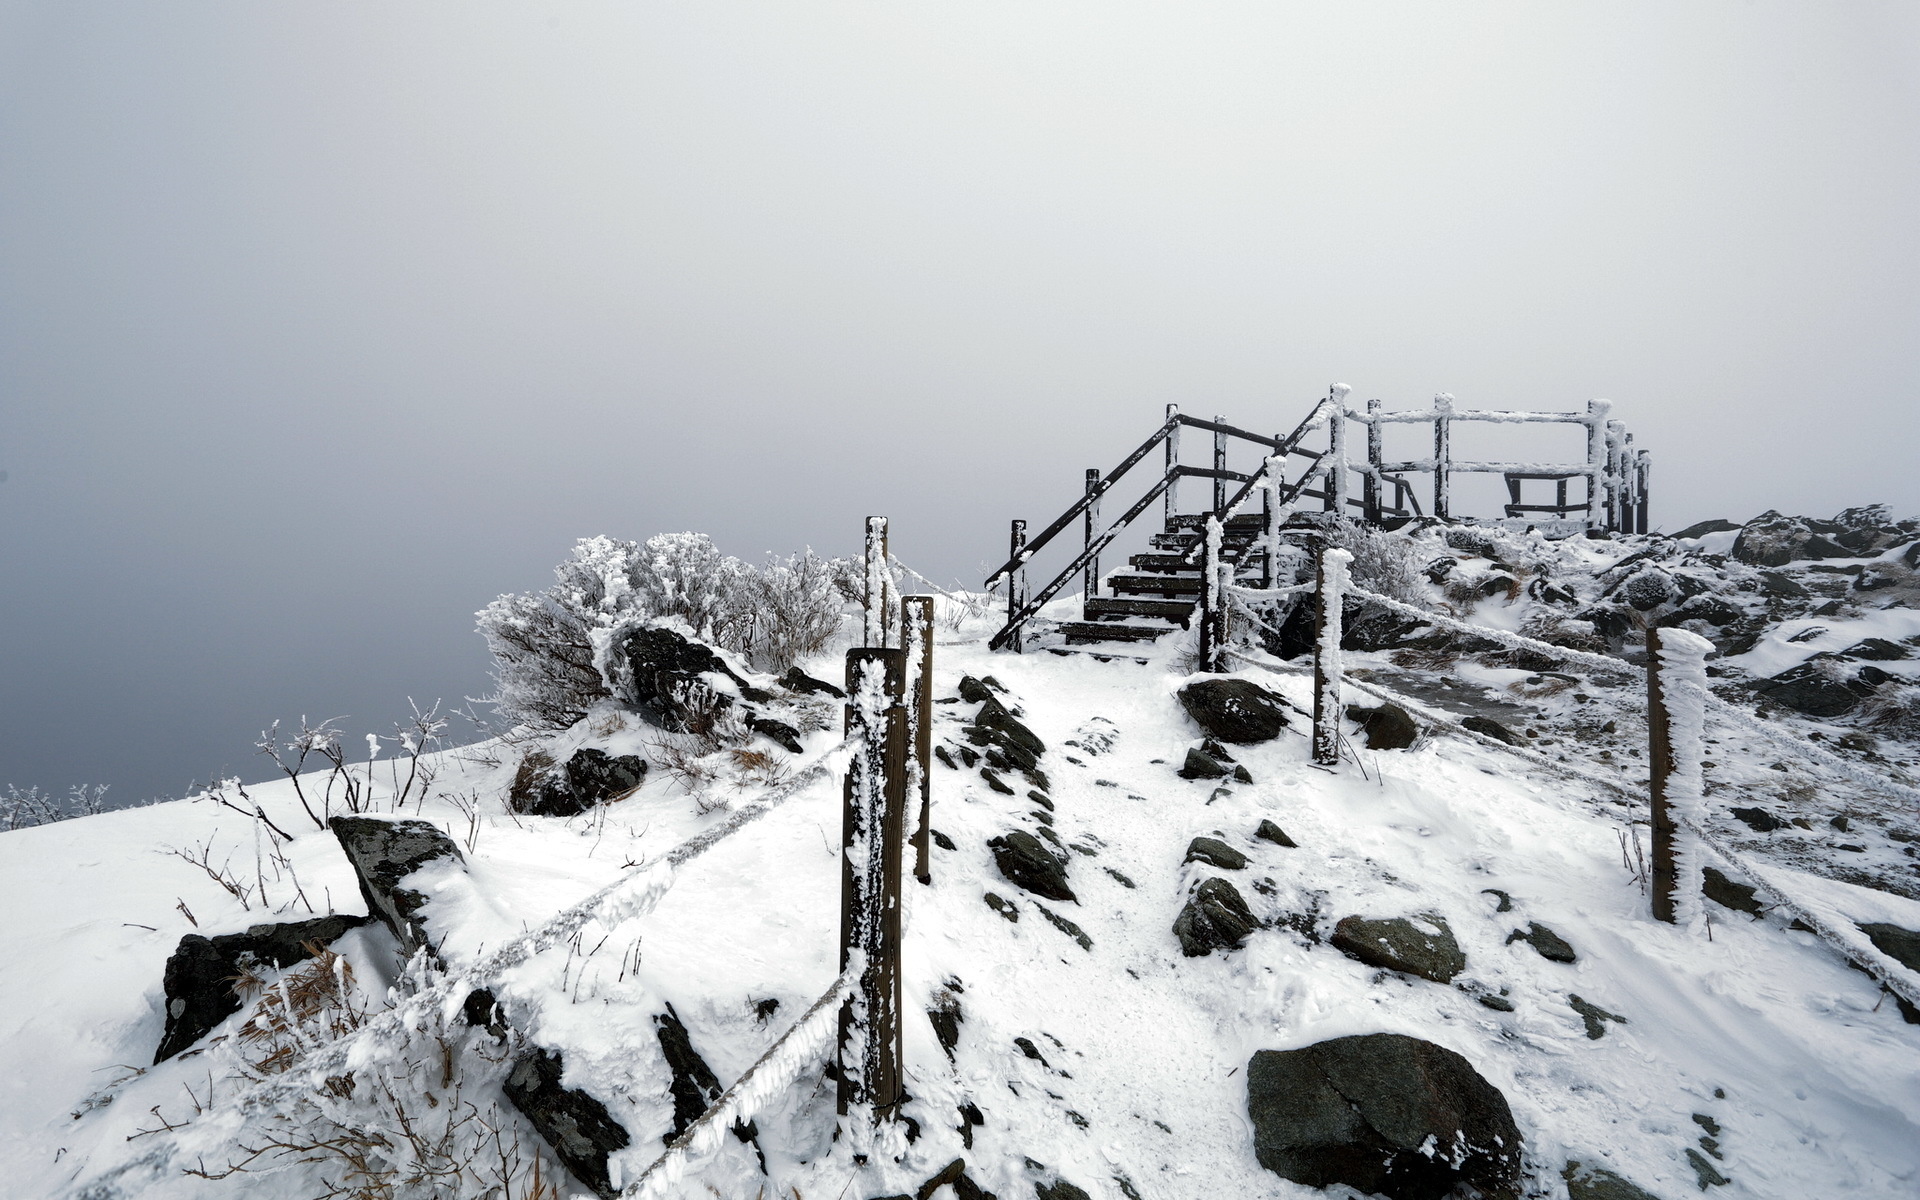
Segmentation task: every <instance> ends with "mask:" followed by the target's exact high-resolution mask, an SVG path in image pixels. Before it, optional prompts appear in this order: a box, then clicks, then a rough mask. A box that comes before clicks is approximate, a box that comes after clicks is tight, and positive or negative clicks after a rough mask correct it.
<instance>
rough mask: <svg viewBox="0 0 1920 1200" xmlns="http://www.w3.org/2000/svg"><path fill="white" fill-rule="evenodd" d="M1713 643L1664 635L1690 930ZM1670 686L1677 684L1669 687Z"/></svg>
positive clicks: (1695, 916)
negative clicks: (1710, 658)
mask: <svg viewBox="0 0 1920 1200" xmlns="http://www.w3.org/2000/svg"><path fill="white" fill-rule="evenodd" d="M1712 651H1713V643H1712V642H1709V641H1708V640H1707V639H1705V638H1703V637H1701V636H1700V635H1699V634H1697V633H1689V632H1687V631H1686V630H1684V629H1662V630H1661V631H1660V667H1661V677H1660V679H1661V688H1662V690H1661V697H1662V700H1663V701H1664V703H1665V705H1666V709H1667V731H1668V736H1669V738H1670V739H1671V741H1672V744H1673V763H1672V768H1671V771H1670V773H1669V774H1668V775H1667V805H1668V807H1669V808H1670V809H1671V811H1672V815H1673V823H1674V845H1673V866H1674V917H1675V920H1676V921H1677V922H1678V923H1679V924H1681V925H1685V926H1690V925H1692V924H1694V923H1695V922H1696V921H1698V920H1699V919H1700V915H1701V908H1700V885H1701V879H1702V870H1703V869H1704V867H1705V865H1706V864H1705V863H1703V862H1702V861H1701V851H1702V847H1701V845H1700V839H1699V837H1698V836H1697V835H1696V834H1695V833H1694V832H1693V831H1694V829H1696V828H1698V827H1699V826H1700V825H1701V824H1702V823H1703V822H1704V821H1705V820H1706V816H1707V812H1706V792H1705V790H1704V789H1705V787H1706V771H1705V769H1704V767H1703V766H1702V763H1703V761H1704V760H1705V758H1706V736H1707V706H1706V702H1705V700H1704V696H1705V695H1706V694H1707V692H1706V684H1707V655H1708V654H1710V653H1712ZM1669 681H1671V682H1672V684H1673V685H1677V686H1670V685H1669Z"/></svg>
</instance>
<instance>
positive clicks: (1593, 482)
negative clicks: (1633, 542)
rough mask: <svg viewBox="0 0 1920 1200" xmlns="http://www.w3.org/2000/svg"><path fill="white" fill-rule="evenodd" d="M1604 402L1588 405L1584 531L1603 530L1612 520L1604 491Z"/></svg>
mask: <svg viewBox="0 0 1920 1200" xmlns="http://www.w3.org/2000/svg"><path fill="white" fill-rule="evenodd" d="M1612 408H1613V405H1612V404H1611V403H1610V402H1608V401H1606V400H1589V401H1587V422H1586V424H1587V528H1588V529H1605V528H1606V527H1607V521H1608V520H1609V519H1611V517H1612V508H1611V505H1612V500H1613V495H1612V491H1611V489H1609V488H1608V487H1607V482H1606V480H1607V413H1608V411H1609V410H1611V409H1612Z"/></svg>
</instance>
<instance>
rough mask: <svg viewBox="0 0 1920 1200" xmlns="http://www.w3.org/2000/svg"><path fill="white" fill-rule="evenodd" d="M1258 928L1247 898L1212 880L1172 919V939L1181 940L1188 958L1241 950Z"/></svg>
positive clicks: (1198, 890) (1181, 950) (1202, 885)
mask: <svg viewBox="0 0 1920 1200" xmlns="http://www.w3.org/2000/svg"><path fill="white" fill-rule="evenodd" d="M1257 928H1259V923H1258V922H1257V921H1255V920H1254V919H1253V913H1252V911H1251V910H1249V909H1248V908H1247V901H1246V898H1245V897H1243V896H1242V895H1241V894H1240V891H1239V889H1237V888H1235V887H1234V886H1233V885H1232V884H1231V883H1228V882H1227V881H1226V880H1224V879H1209V880H1206V881H1205V882H1204V883H1202V884H1201V885H1200V886H1199V887H1197V888H1195V889H1194V891H1193V895H1192V896H1191V897H1189V898H1188V900H1187V903H1186V907H1184V908H1182V909H1181V910H1180V915H1179V916H1177V917H1175V918H1174V919H1173V936H1174V937H1176V938H1179V939H1180V952H1181V953H1182V954H1184V955H1186V956H1187V957H1188V958H1203V957H1205V956H1206V955H1209V954H1212V953H1213V952H1214V951H1215V950H1238V949H1239V948H1240V947H1241V945H1242V944H1244V943H1245V942H1246V940H1247V935H1248V934H1250V933H1252V932H1253V931H1254V930H1255V929H1257Z"/></svg>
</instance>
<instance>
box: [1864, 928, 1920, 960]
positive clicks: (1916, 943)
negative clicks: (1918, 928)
mask: <svg viewBox="0 0 1920 1200" xmlns="http://www.w3.org/2000/svg"><path fill="white" fill-rule="evenodd" d="M1860 932H1861V933H1864V934H1866V935H1867V940H1868V941H1870V942H1872V943H1873V945H1874V948H1875V949H1877V950H1879V951H1880V953H1882V954H1884V955H1886V956H1887V957H1888V958H1891V959H1893V960H1894V961H1895V962H1897V963H1899V964H1900V965H1901V966H1903V967H1905V968H1907V970H1909V971H1920V933H1916V932H1914V931H1913V930H1911V929H1903V928H1901V927H1900V926H1898V925H1890V924H1887V923H1886V922H1884V921H1865V922H1862V923H1861V925H1860Z"/></svg>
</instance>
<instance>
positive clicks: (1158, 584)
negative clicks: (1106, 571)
mask: <svg viewBox="0 0 1920 1200" xmlns="http://www.w3.org/2000/svg"><path fill="white" fill-rule="evenodd" d="M1107 590H1108V591H1110V592H1112V593H1113V594H1114V595H1116V596H1197V595H1199V594H1200V576H1199V574H1198V573H1197V572H1196V573H1193V574H1188V575H1174V574H1172V573H1170V572H1161V573H1159V574H1147V575H1109V576H1107Z"/></svg>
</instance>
